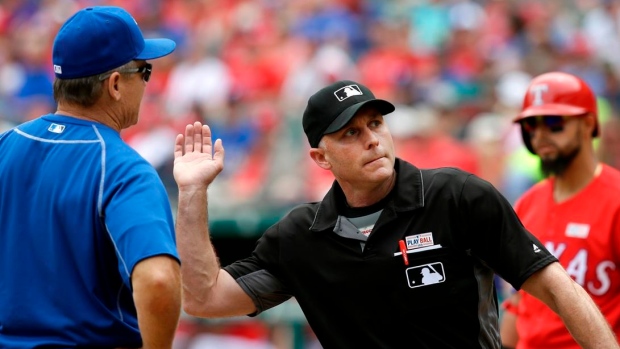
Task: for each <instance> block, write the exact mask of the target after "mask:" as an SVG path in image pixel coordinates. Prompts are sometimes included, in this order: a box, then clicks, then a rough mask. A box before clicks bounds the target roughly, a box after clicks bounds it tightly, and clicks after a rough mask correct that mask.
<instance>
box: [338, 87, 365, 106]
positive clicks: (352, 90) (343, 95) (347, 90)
mask: <svg viewBox="0 0 620 349" xmlns="http://www.w3.org/2000/svg"><path fill="white" fill-rule="evenodd" d="M334 95H335V96H336V98H338V101H340V102H342V101H344V100H345V99H347V98H349V97H353V96H361V95H363V93H362V90H361V89H360V88H359V86H357V85H349V86H345V87H343V88H341V89H339V90H337V91H336V92H334Z"/></svg>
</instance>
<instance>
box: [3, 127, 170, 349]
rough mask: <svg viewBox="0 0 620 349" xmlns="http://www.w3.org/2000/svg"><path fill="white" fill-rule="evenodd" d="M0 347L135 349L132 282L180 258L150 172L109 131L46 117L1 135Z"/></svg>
mask: <svg viewBox="0 0 620 349" xmlns="http://www.w3.org/2000/svg"><path fill="white" fill-rule="evenodd" d="M0 173H1V175H0V347H1V348H12V347H19V348H32V347H36V346H38V345H50V346H52V345H56V346H60V347H73V346H86V347H94V346H108V347H116V346H141V342H142V341H141V337H140V334H139V332H138V324H137V318H136V310H135V307H134V305H133V300H132V290H131V280H130V275H131V272H132V270H133V268H134V266H135V265H136V264H137V263H138V262H139V261H141V260H143V259H145V258H148V257H151V256H156V255H169V256H172V257H174V258H176V259H177V260H178V255H177V252H176V242H175V236H174V223H173V217H172V210H171V207H170V203H169V200H168V196H167V194H166V191H165V189H164V187H163V184H162V182H161V180H160V178H159V177H158V175H157V173H156V171H155V170H154V169H153V167H152V166H151V165H150V164H149V163H148V162H147V161H146V160H144V159H143V158H142V157H141V156H140V155H139V154H138V153H137V152H136V151H134V150H133V149H132V148H130V147H129V146H128V145H127V144H126V143H124V142H123V141H122V139H121V138H120V135H119V133H118V132H116V131H115V130H113V129H111V128H108V127H106V126H103V125H102V124H98V123H94V122H89V121H85V120H79V119H75V118H70V117H65V116H58V115H46V116H43V117H41V118H39V119H35V120H33V121H30V122H28V123H25V124H22V125H19V126H18V127H16V128H15V129H12V130H10V131H8V132H6V133H5V134H3V135H0Z"/></svg>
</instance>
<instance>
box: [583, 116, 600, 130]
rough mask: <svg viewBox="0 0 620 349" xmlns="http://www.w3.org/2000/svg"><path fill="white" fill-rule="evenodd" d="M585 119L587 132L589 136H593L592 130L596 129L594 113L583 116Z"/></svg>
mask: <svg viewBox="0 0 620 349" xmlns="http://www.w3.org/2000/svg"><path fill="white" fill-rule="evenodd" d="M585 119H586V120H585V121H586V125H588V130H590V134H593V133H594V129H595V128H596V116H595V115H594V113H588V115H586V116H585ZM599 131H600V130H599Z"/></svg>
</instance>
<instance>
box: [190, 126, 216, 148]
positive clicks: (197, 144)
mask: <svg viewBox="0 0 620 349" xmlns="http://www.w3.org/2000/svg"><path fill="white" fill-rule="evenodd" d="M188 126H191V125H188ZM205 126H206V125H205ZM206 127H207V128H208V126H206ZM202 128H204V127H203V126H202V124H201V123H200V122H199V121H196V122H194V128H193V130H192V131H193V133H194V138H193V140H194V152H196V153H202V141H203V137H202V135H203V133H204V131H202V130H201V129H202ZM209 134H211V132H209ZM209 142H211V140H209Z"/></svg>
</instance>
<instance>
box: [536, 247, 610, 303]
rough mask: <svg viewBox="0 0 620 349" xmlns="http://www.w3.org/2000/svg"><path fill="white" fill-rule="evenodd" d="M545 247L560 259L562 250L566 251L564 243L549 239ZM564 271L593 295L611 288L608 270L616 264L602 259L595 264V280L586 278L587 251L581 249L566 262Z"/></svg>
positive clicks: (602, 293) (598, 294)
mask: <svg viewBox="0 0 620 349" xmlns="http://www.w3.org/2000/svg"><path fill="white" fill-rule="evenodd" d="M545 247H546V248H547V249H548V250H549V252H551V253H552V254H553V255H554V256H555V257H556V258H557V259H560V257H561V256H562V254H563V253H564V251H566V244H565V243H559V244H558V245H557V246H555V244H554V243H553V242H551V241H547V242H546V243H545ZM565 269H566V272H567V273H568V275H570V276H571V277H572V278H573V279H574V280H575V282H577V283H578V284H579V285H581V286H582V287H584V288H586V290H587V291H588V292H589V293H590V294H592V295H595V296H601V295H604V294H605V293H607V292H608V291H609V289H610V288H611V279H610V277H609V272H610V271H613V270H616V264H615V263H614V262H611V261H602V262H600V263H599V264H598V265H597V266H596V269H595V270H596V280H586V272H587V271H588V251H587V250H585V249H581V250H579V251H578V252H577V254H576V255H575V257H573V259H571V261H570V262H568V265H567V266H566V268H565Z"/></svg>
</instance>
